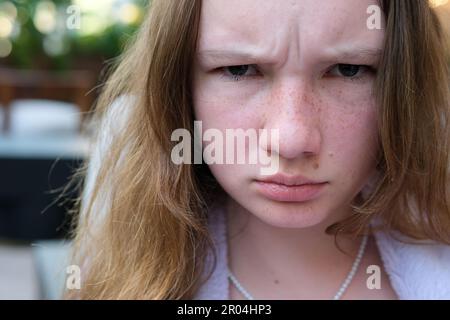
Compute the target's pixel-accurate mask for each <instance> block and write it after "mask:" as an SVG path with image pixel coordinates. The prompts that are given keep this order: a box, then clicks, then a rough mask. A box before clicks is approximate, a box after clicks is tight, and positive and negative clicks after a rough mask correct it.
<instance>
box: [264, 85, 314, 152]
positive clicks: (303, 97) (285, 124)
mask: <svg viewBox="0 0 450 320" xmlns="http://www.w3.org/2000/svg"><path fill="white" fill-rule="evenodd" d="M320 117H321V106H320V103H319V102H318V101H317V97H316V96H315V93H314V90H313V89H312V88H311V86H310V85H308V83H307V82H306V81H304V80H301V79H300V80H299V79H287V80H284V81H282V82H281V81H280V82H279V83H278V84H277V85H276V86H274V87H273V89H272V91H271V94H270V98H269V102H268V107H267V109H266V117H265V119H264V121H265V123H264V129H266V130H267V131H268V132H271V130H273V129H276V130H278V133H279V139H278V148H277V146H276V145H274V144H275V143H277V141H273V140H274V139H269V141H268V142H266V143H267V144H266V146H262V148H264V149H266V151H267V152H272V153H273V152H278V154H279V156H280V157H281V158H284V159H291V160H293V159H298V158H306V157H312V156H315V155H317V154H319V151H320V147H321V143H322V137H321V132H320Z"/></svg>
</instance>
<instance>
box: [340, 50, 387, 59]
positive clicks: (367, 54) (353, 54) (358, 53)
mask: <svg viewBox="0 0 450 320" xmlns="http://www.w3.org/2000/svg"><path fill="white" fill-rule="evenodd" d="M333 51H334V50H333ZM382 53H383V50H382V49H379V48H353V49H346V50H335V51H334V52H333V53H332V54H331V55H332V56H333V57H334V58H339V59H344V60H352V59H362V58H379V57H380V56H381V55H382Z"/></svg>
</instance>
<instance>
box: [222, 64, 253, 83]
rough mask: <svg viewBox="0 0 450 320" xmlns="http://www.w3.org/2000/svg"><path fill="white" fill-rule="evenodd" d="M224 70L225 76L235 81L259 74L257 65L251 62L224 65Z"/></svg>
mask: <svg viewBox="0 0 450 320" xmlns="http://www.w3.org/2000/svg"><path fill="white" fill-rule="evenodd" d="M222 70H223V73H224V76H225V77H227V78H231V79H233V80H235V81H239V80H241V79H242V78H246V77H251V76H255V75H257V74H258V70H257V69H256V66H255V65H251V64H243V65H236V66H228V67H223V68H222Z"/></svg>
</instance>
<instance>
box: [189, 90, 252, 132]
mask: <svg viewBox="0 0 450 320" xmlns="http://www.w3.org/2000/svg"><path fill="white" fill-rule="evenodd" d="M257 105H258V102H257V101H256V99H254V98H250V97H239V96H231V97H230V95H226V96H225V95H223V96H220V93H218V92H217V91H215V90H212V88H209V87H208V86H205V87H203V88H201V89H200V88H199V90H197V92H196V93H195V95H194V113H195V118H196V120H198V121H202V123H203V128H204V129H209V128H215V129H219V130H221V131H223V130H225V129H235V128H242V129H249V128H258V127H259V124H260V121H259V118H260V110H259V108H258V107H257Z"/></svg>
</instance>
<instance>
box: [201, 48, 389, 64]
mask: <svg viewBox="0 0 450 320" xmlns="http://www.w3.org/2000/svg"><path fill="white" fill-rule="evenodd" d="M382 53H383V50H382V49H379V48H365V47H359V48H358V47H356V48H352V49H348V48H346V49H342V50H341V49H332V50H329V51H328V53H327V54H326V56H327V58H328V59H330V58H331V59H339V60H355V59H367V58H369V59H376V58H379V57H380V56H381V54H382ZM197 56H198V58H200V59H207V60H212V61H216V60H217V61H221V60H226V59H229V60H232V59H237V60H239V61H254V62H255V63H263V62H264V61H267V62H268V61H270V60H272V61H273V59H272V58H270V57H267V58H264V55H259V54H255V53H250V52H245V51H238V50H226V49H225V50H218V49H215V50H201V51H198V53H197Z"/></svg>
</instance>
